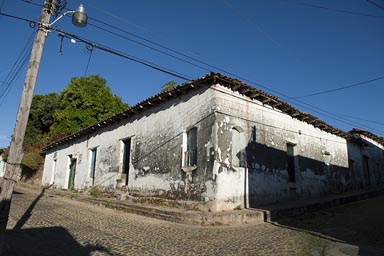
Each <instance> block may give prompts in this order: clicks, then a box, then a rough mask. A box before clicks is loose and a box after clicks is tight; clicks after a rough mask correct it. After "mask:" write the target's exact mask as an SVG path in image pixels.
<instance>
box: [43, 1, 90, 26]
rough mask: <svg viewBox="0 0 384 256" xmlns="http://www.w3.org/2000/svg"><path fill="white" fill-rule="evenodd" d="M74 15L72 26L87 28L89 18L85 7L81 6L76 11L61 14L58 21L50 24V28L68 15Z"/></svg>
mask: <svg viewBox="0 0 384 256" xmlns="http://www.w3.org/2000/svg"><path fill="white" fill-rule="evenodd" d="M71 13H72V24H73V25H75V26H77V27H85V26H86V25H87V21H88V16H87V14H86V13H85V9H84V5H83V4H80V5H79V7H77V9H76V11H66V12H65V13H63V14H61V15H60V16H59V17H58V18H57V19H55V20H54V21H52V22H51V23H50V24H48V27H52V25H53V24H55V23H56V22H57V21H59V20H60V19H61V18H63V17H64V16H65V15H67V14H71Z"/></svg>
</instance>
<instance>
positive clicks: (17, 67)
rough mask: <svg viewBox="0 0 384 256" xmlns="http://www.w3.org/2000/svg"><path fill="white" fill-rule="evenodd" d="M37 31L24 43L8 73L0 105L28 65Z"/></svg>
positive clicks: (0, 97)
mask: <svg viewBox="0 0 384 256" xmlns="http://www.w3.org/2000/svg"><path fill="white" fill-rule="evenodd" d="M34 35H35V31H33V32H32V33H31V35H30V37H29V38H28V39H27V42H26V44H25V45H24V47H23V49H22V51H21V52H20V54H19V56H18V58H17V59H16V61H15V63H14V64H13V66H12V67H11V69H10V71H9V73H8V74H7V76H6V78H5V80H4V82H3V84H4V86H2V88H1V90H0V106H1V105H2V104H3V102H4V100H5V99H6V97H7V96H8V94H9V92H10V91H11V88H12V87H13V86H14V84H15V81H16V80H17V78H19V76H20V74H21V71H22V70H23V69H24V68H25V67H26V66H27V63H28V60H29V57H30V55H31V51H32V44H33V40H34Z"/></svg>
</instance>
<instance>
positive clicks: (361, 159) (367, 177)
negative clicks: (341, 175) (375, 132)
mask: <svg viewBox="0 0 384 256" xmlns="http://www.w3.org/2000/svg"><path fill="white" fill-rule="evenodd" d="M358 136H359V137H360V138H361V139H362V141H363V142H364V143H363V144H360V145H358V144H354V143H351V142H349V143H348V154H349V156H348V157H349V160H350V169H351V170H353V172H352V178H353V179H354V180H355V182H354V184H355V188H363V187H366V186H370V185H380V184H383V183H384V147H383V145H381V144H379V143H377V142H375V141H373V140H372V139H370V138H368V137H365V136H363V135H358Z"/></svg>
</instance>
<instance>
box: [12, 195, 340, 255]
mask: <svg viewBox="0 0 384 256" xmlns="http://www.w3.org/2000/svg"><path fill="white" fill-rule="evenodd" d="M12 200H13V201H12V208H11V214H10V219H9V222H8V231H7V241H8V248H7V252H8V254H7V255H326V254H324V251H325V248H326V247H328V246H329V245H330V244H331V243H332V241H331V240H332V239H326V238H324V237H321V236H318V235H314V234H311V233H309V232H307V231H305V230H304V229H292V228H289V227H288V226H289V225H286V226H279V225H273V224H267V223H266V224H258V225H237V226H213V227H198V226H189V225H183V224H176V223H170V222H165V221H160V220H156V219H151V218H147V217H142V216H138V215H134V214H128V213H123V212H119V211H116V210H112V209H109V208H104V207H99V206H94V205H90V204H86V203H83V202H79V201H76V200H71V199H68V198H64V197H60V196H53V195H50V194H47V193H46V194H44V195H40V196H39V193H37V192H36V191H35V192H33V191H29V190H19V191H18V192H17V193H15V194H14V196H13V199H12Z"/></svg>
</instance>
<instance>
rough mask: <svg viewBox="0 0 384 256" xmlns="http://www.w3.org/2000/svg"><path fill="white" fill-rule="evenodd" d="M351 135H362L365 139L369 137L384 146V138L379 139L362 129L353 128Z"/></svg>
mask: <svg viewBox="0 0 384 256" xmlns="http://www.w3.org/2000/svg"><path fill="white" fill-rule="evenodd" d="M349 133H350V134H360V135H364V136H365V137H368V138H370V139H372V140H374V141H376V142H378V143H380V144H381V145H383V146H384V138H383V137H379V136H377V135H375V134H373V133H371V132H369V131H366V130H362V129H358V128H353V129H352V130H350V131H349Z"/></svg>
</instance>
